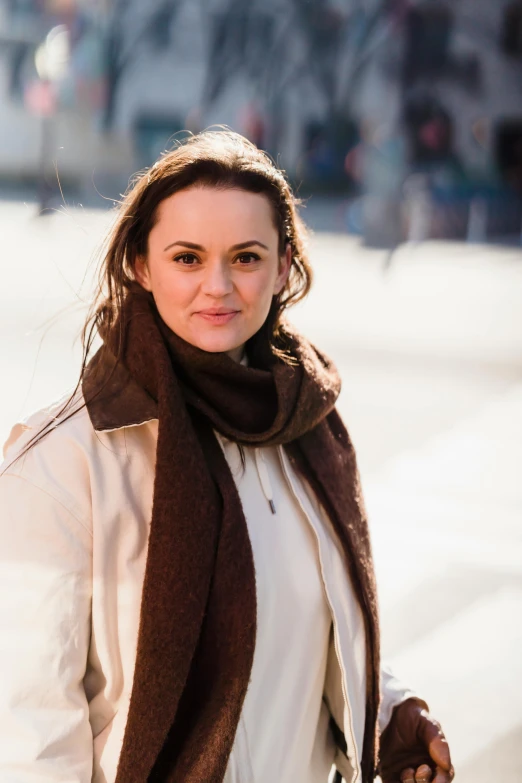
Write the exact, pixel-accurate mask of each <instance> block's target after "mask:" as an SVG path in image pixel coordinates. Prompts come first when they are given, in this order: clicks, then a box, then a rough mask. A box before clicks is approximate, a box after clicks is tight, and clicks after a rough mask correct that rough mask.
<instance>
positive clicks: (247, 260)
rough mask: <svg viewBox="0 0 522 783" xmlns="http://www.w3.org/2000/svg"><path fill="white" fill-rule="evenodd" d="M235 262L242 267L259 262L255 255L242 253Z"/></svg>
mask: <svg viewBox="0 0 522 783" xmlns="http://www.w3.org/2000/svg"><path fill="white" fill-rule="evenodd" d="M236 261H239V263H240V264H241V265H242V266H248V265H249V264H254V263H255V262H256V261H259V256H258V255H257V253H242V254H241V255H240V256H238V257H237V259H236Z"/></svg>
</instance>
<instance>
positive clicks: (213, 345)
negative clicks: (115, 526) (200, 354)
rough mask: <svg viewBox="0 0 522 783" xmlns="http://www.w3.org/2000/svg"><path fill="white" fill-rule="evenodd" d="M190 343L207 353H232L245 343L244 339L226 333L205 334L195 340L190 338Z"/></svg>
mask: <svg viewBox="0 0 522 783" xmlns="http://www.w3.org/2000/svg"><path fill="white" fill-rule="evenodd" d="M190 342H192V345H195V346H196V348H199V349H200V350H201V351H207V352H208V353H233V352H235V351H237V350H238V348H240V347H241V346H243V345H244V344H245V340H241V339H239V338H236V339H234V338H231V337H227V336H226V335H219V334H217V335H205V336H201V337H198V338H197V340H196V339H195V340H194V341H192V340H190Z"/></svg>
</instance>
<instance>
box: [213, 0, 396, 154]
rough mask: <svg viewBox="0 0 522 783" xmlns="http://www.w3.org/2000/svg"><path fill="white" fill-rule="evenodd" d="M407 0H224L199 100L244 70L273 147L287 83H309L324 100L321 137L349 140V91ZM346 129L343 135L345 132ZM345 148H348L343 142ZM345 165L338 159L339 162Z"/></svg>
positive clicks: (219, 90)
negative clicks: (276, 0) (204, 83)
mask: <svg viewBox="0 0 522 783" xmlns="http://www.w3.org/2000/svg"><path fill="white" fill-rule="evenodd" d="M403 4H404V0H370V1H369V2H368V0H348V2H347V1H346V0H344V1H343V2H334V0H286V2H285V5H284V12H282V7H281V5H280V4H279V3H277V2H272V3H269V2H267V0H250V2H249V3H245V2H244V1H243V0H225V1H224V2H223V3H222V5H221V9H220V11H219V12H217V13H215V14H213V15H212V16H211V18H210V20H209V24H210V46H209V49H208V51H209V57H208V64H207V77H206V85H205V90H204V102H205V104H206V105H207V106H208V105H211V104H212V103H213V102H214V101H216V100H217V99H218V98H219V96H220V95H221V94H222V93H223V92H224V91H225V90H226V89H229V87H230V84H231V82H232V81H233V80H234V79H235V78H236V77H238V76H243V75H244V74H245V73H246V74H247V75H248V77H249V81H250V83H251V84H252V88H253V90H254V96H253V97H254V99H255V100H257V102H258V104H259V105H260V106H261V107H262V108H263V111H264V113H265V115H266V119H267V125H268V128H269V141H268V147H269V148H270V149H272V150H276V149H277V148H278V146H279V144H278V141H279V139H278V135H279V129H280V123H281V109H282V107H283V106H284V104H285V97H286V96H287V95H288V92H289V89H290V88H293V87H295V85H296V84H298V83H303V82H308V83H311V84H312V85H313V86H314V87H315V89H316V90H317V91H318V93H319V95H320V96H321V97H322V99H323V101H324V106H325V110H324V111H323V112H322V115H323V120H322V125H323V130H322V132H321V133H322V138H323V139H324V137H325V134H326V135H327V136H329V137H330V138H328V139H327V140H326V141H327V143H328V144H330V145H332V144H333V145H334V146H337V145H338V143H339V140H341V143H342V144H344V145H346V143H347V141H348V139H349V141H350V142H353V118H352V116H351V113H350V105H351V99H352V96H353V93H354V90H355V89H356V88H357V85H358V83H359V80H360V78H361V77H362V75H363V74H364V71H365V68H366V67H367V66H368V65H369V63H370V62H371V61H372V58H373V57H374V55H375V54H376V52H377V50H378V49H379V47H380V46H381V45H382V44H383V43H384V42H385V41H386V40H387V38H388V34H389V32H390V31H391V29H392V25H393V21H394V17H396V16H397V14H398V11H399V10H400V7H402V5H403ZM345 130H348V135H346V134H345V132H344V131H345ZM345 153H346V150H345ZM341 169H342V166H341Z"/></svg>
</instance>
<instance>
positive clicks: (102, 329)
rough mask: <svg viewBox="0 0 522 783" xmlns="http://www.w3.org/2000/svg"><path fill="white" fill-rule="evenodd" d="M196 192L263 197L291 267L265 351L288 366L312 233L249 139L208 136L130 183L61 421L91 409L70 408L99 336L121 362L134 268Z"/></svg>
mask: <svg viewBox="0 0 522 783" xmlns="http://www.w3.org/2000/svg"><path fill="white" fill-rule="evenodd" d="M195 185H201V186H209V187H215V188H219V189H230V188H233V189H239V190H245V191H248V192H250V193H258V194H262V195H264V196H265V197H266V198H267V199H268V201H269V202H270V205H271V207H272V213H273V219H274V225H275V228H276V230H277V234H278V245H279V247H278V250H279V253H280V255H283V253H284V252H285V249H286V247H287V246H288V245H289V246H290V248H291V251H292V262H291V267H290V274H289V276H288V280H287V282H286V285H285V286H284V288H283V290H282V291H281V292H280V293H279V294H278V295H277V296H274V298H273V301H272V306H271V308H270V312H269V315H268V318H267V320H266V322H265V324H264V326H263V328H262V334H263V343H264V344H265V347H268V349H269V351H271V352H272V354H273V355H274V356H277V355H278V356H279V357H280V358H282V359H283V361H285V360H288V357H287V356H286V355H285V350H284V344H283V342H282V340H281V337H282V320H283V313H284V311H285V310H286V309H287V308H288V307H289V306H290V305H292V304H295V303H297V302H299V301H300V300H301V299H303V298H304V297H305V296H306V295H307V293H308V292H309V290H310V286H311V284H312V271H311V267H310V263H309V258H308V254H307V229H306V227H305V225H304V223H303V221H302V220H301V218H300V216H299V214H298V206H299V201H298V199H297V198H296V197H295V196H294V194H293V192H292V189H291V187H290V185H289V183H288V181H287V179H286V177H285V174H284V172H283V171H282V170H281V169H279V168H278V167H277V166H276V165H275V164H274V162H273V161H272V160H271V158H270V157H269V156H268V155H267V154H266V153H264V152H263V151H261V150H259V149H258V148H257V147H256V146H255V145H254V144H252V143H251V142H250V141H248V139H246V138H244V136H241V135H240V134H238V133H234V132H233V131H230V130H223V129H220V130H208V131H204V132H202V133H198V134H197V135H193V136H189V137H187V138H185V139H183V140H181V141H178V142H177V143H176V146H175V147H174V149H172V150H170V151H168V152H165V153H164V154H163V155H161V156H160V158H159V159H158V160H157V161H156V163H154V165H153V166H151V167H150V168H149V169H146V170H144V171H141V172H138V173H137V174H136V175H135V176H134V177H133V179H132V180H131V182H130V185H129V188H128V189H127V192H126V193H125V195H124V197H123V199H122V201H121V202H120V204H119V207H118V210H117V213H116V219H115V221H114V223H113V225H112V228H111V230H110V232H109V235H108V236H107V238H106V241H105V244H104V252H103V253H102V256H101V264H100V266H99V270H98V278H97V283H96V287H95V293H94V298H93V301H92V304H91V306H90V309H89V313H88V316H87V319H86V322H85V325H84V327H83V329H82V332H81V338H82V362H81V370H80V375H79V379H78V382H77V384H76V387H75V389H74V391H73V392H72V394H71V396H70V397H69V398H68V400H67V401H66V402H65V404H64V406H63V407H62V409H61V411H60V412H59V413H58V414H57V417H56V418H57V419H58V420H59V421H65V420H66V419H67V418H69V417H70V416H72V415H73V414H74V413H76V412H77V411H78V410H79V409H80V408H81V407H83V405H84V404H85V401H83V403H81V404H80V408H78V407H76V406H74V407H73V408H72V407H71V406H72V403H73V401H74V400H75V399H77V392H78V390H79V388H80V387H81V385H82V381H83V378H84V375H85V373H86V369H87V366H88V362H89V359H90V356H91V353H92V347H93V344H94V342H95V340H96V337H97V335H102V336H103V335H106V334H108V333H112V334H114V331H116V340H115V341H112V344H113V345H114V344H116V345H117V346H118V348H117V349H116V357H115V358H116V360H117V361H118V360H120V359H121V351H122V349H123V344H124V334H123V328H124V327H123V321H124V319H122V318H120V315H121V313H122V311H123V309H124V307H125V300H126V297H127V296H128V294H129V290H130V289H131V288H132V286H133V285H136V280H135V275H134V269H135V264H136V261H137V260H138V259H139V258H146V257H147V246H148V238H149V234H150V231H151V229H152V228H153V227H154V225H155V222H156V220H157V216H158V207H159V205H160V204H161V202H162V201H164V199H166V198H168V197H169V196H172V195H173V194H174V193H177V192H178V191H180V190H183V189H185V188H190V187H193V186H195ZM118 330H119V333H118ZM54 423H56V422H54ZM52 426H54V425H53V423H50V424H49V427H48V428H47V427H44V429H43V430H42V431H40V432H39V433H37V434H36V435H35V437H34V438H33V439H31V441H30V442H29V444H28V445H27V447H26V448H25V449H24V451H23V453H25V452H26V451H27V450H28V449H29V448H31V447H32V446H33V445H35V443H36V442H37V441H38V440H40V438H41V437H43V436H44V435H45V434H46V432H47V431H48V429H51V427H52Z"/></svg>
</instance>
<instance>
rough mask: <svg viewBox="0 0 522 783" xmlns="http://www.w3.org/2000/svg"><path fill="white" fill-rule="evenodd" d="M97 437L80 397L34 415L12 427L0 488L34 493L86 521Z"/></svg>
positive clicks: (77, 395)
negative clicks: (44, 496)
mask: <svg viewBox="0 0 522 783" xmlns="http://www.w3.org/2000/svg"><path fill="white" fill-rule="evenodd" d="M96 435H97V433H96V432H95V431H94V429H93V427H92V424H91V422H90V419H89V414H88V412H87V410H86V408H85V405H84V401H83V397H82V395H81V394H75V395H74V396H73V397H70V396H64V397H63V398H61V399H59V400H57V401H55V402H53V403H51V404H50V405H48V406H46V407H44V408H41V409H40V410H38V411H35V412H34V413H32V414H31V415H30V416H28V417H27V418H26V419H24V420H23V421H20V422H17V423H16V424H15V425H14V426H13V427H12V429H11V432H10V434H9V437H8V439H7V441H6V443H5V444H4V447H3V455H4V462H3V463H2V464H1V465H0V487H2V488H3V489H4V491H8V490H7V484H9V485H10V487H11V489H10V490H9V491H10V492H12V491H13V489H12V487H13V485H14V486H15V487H17V488H18V489H17V490H16V491H18V492H29V491H31V492H32V491H34V490H38V491H39V492H41V493H45V495H46V496H47V497H50V498H53V499H54V500H55V501H56V502H57V503H60V504H61V505H63V506H64V507H66V508H68V509H69V510H70V511H71V513H72V514H74V515H75V516H77V517H80V518H82V519H86V518H88V517H89V513H88V508H89V495H90V473H91V467H90V462H91V460H92V454H93V451H94V449H95V442H96Z"/></svg>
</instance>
